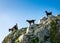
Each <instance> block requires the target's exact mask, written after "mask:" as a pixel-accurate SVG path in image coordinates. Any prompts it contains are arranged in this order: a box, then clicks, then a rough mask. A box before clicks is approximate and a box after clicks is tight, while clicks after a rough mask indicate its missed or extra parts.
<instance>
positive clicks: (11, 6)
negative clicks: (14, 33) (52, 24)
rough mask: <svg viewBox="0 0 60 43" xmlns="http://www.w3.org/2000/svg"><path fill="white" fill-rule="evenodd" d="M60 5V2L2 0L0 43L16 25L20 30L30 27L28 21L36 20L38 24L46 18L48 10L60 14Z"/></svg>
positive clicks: (0, 3) (0, 8)
mask: <svg viewBox="0 0 60 43" xmlns="http://www.w3.org/2000/svg"><path fill="white" fill-rule="evenodd" d="M59 4H60V0H0V43H1V42H2V40H3V39H4V38H5V36H7V35H8V34H9V33H10V32H9V31H8V29H9V28H11V27H13V26H14V25H15V24H16V23H17V24H18V27H19V29H20V28H22V27H27V26H28V25H29V24H28V23H27V22H26V20H27V19H28V20H31V19H35V20H36V22H35V23H37V22H38V21H39V20H40V19H41V18H42V17H44V16H46V14H45V11H46V10H47V11H48V12H50V11H52V14H53V15H57V14H60V5H59Z"/></svg>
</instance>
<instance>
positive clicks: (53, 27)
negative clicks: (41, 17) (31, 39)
mask: <svg viewBox="0 0 60 43" xmlns="http://www.w3.org/2000/svg"><path fill="white" fill-rule="evenodd" d="M50 24H51V28H50V41H51V43H57V39H56V38H57V37H56V34H57V28H56V19H54V20H52V21H51V23H50Z"/></svg>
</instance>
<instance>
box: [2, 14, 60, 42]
mask: <svg viewBox="0 0 60 43" xmlns="http://www.w3.org/2000/svg"><path fill="white" fill-rule="evenodd" d="M53 36H54V37H53ZM55 36H56V37H55ZM59 36H60V15H57V16H51V17H43V18H42V19H40V20H39V22H38V23H37V24H33V25H30V26H29V27H26V28H22V29H18V30H14V31H13V32H11V33H9V35H7V36H6V37H5V38H4V40H3V42H2V43H60V37H59ZM54 38H55V39H54ZM53 39H54V40H53ZM54 41H55V42H54Z"/></svg>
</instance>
